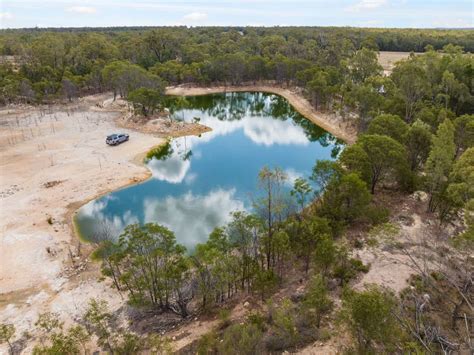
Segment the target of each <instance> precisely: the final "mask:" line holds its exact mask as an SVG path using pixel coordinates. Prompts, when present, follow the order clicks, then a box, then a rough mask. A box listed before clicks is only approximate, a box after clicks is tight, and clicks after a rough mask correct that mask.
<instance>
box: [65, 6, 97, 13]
mask: <svg viewBox="0 0 474 355" xmlns="http://www.w3.org/2000/svg"><path fill="white" fill-rule="evenodd" d="M66 11H68V12H75V13H78V14H95V13H96V12H97V9H96V8H95V7H90V6H72V7H69V8H67V9H66Z"/></svg>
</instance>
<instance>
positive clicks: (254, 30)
mask: <svg viewBox="0 0 474 355" xmlns="http://www.w3.org/2000/svg"><path fill="white" fill-rule="evenodd" d="M169 29H172V30H173V31H175V32H178V33H180V34H181V35H182V37H189V36H191V37H193V36H198V35H206V34H207V35H209V36H215V35H216V34H221V33H226V32H239V33H242V34H244V35H254V36H270V35H278V36H283V37H285V38H289V37H292V38H294V39H295V40H297V41H300V42H303V41H305V40H311V39H312V40H316V41H319V42H321V43H324V42H325V41H329V40H330V39H332V38H339V39H341V38H347V39H349V40H350V41H351V42H352V43H353V44H354V46H355V47H357V48H358V47H361V44H362V43H363V42H364V41H365V40H367V39H368V40H373V41H374V42H375V43H376V44H377V46H378V48H379V49H380V50H381V51H395V52H423V51H424V50H425V47H426V46H427V45H432V46H433V47H434V48H435V49H437V50H438V49H442V48H443V47H444V46H445V45H447V44H454V45H458V46H462V47H464V48H465V50H466V51H468V52H473V51H474V35H473V31H472V29H459V30H455V29H414V28H407V29H396V28H392V29H387V28H358V27H352V28H351V27H303V26H298V27H284V26H282V27H251V26H249V27H193V28H187V27H185V26H182V27H172V28H170V27H107V28H101V27H87V28H84V27H82V28H31V29H16V30H2V31H1V33H2V34H3V35H5V36H6V37H7V38H20V40H21V41H26V40H28V39H29V38H31V37H34V36H37V35H39V34H42V33H45V32H52V33H73V34H83V33H101V34H104V35H107V36H109V38H110V39H111V40H116V39H117V37H118V36H120V35H122V34H124V33H125V34H127V35H129V36H133V35H136V34H137V33H138V34H141V33H143V32H147V31H151V30H169ZM13 48H15V46H5V47H3V49H2V52H1V54H3V55H15V54H18V53H17V52H15V50H14V49H13Z"/></svg>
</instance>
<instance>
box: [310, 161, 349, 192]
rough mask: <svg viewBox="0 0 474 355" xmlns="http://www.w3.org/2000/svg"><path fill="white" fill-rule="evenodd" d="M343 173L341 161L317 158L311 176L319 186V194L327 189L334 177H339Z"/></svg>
mask: <svg viewBox="0 0 474 355" xmlns="http://www.w3.org/2000/svg"><path fill="white" fill-rule="evenodd" d="M342 173H343V170H342V167H341V165H340V164H339V162H337V161H331V160H317V161H316V164H315V165H314V167H313V173H312V174H311V178H310V179H311V180H312V181H314V182H315V183H316V185H317V186H318V189H317V190H316V193H317V195H320V194H321V193H322V192H323V191H324V190H325V189H326V187H327V186H328V184H329V183H330V182H331V180H332V179H333V178H334V179H339V178H340V177H341V175H342Z"/></svg>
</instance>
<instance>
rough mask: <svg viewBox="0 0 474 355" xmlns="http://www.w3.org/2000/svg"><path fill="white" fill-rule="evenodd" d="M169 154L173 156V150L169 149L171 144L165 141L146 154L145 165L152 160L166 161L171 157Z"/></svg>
mask: <svg viewBox="0 0 474 355" xmlns="http://www.w3.org/2000/svg"><path fill="white" fill-rule="evenodd" d="M171 154H173V148H172V147H171V142H170V141H167V142H166V143H164V144H161V145H159V146H158V147H156V148H153V149H151V150H150V151H149V152H148V153H146V157H145V163H147V162H149V161H150V160H152V159H156V160H166V159H168V158H169V157H170V156H171Z"/></svg>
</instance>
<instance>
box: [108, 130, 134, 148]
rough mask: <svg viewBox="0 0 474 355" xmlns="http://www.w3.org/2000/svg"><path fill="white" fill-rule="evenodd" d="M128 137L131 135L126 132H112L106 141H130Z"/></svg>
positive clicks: (112, 142) (115, 143) (110, 142)
mask: <svg viewBox="0 0 474 355" xmlns="http://www.w3.org/2000/svg"><path fill="white" fill-rule="evenodd" d="M128 138H129V135H128V134H125V133H119V134H111V135H110V136H107V139H106V140H105V143H107V144H108V145H117V144H120V143H123V142H125V141H128Z"/></svg>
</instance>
